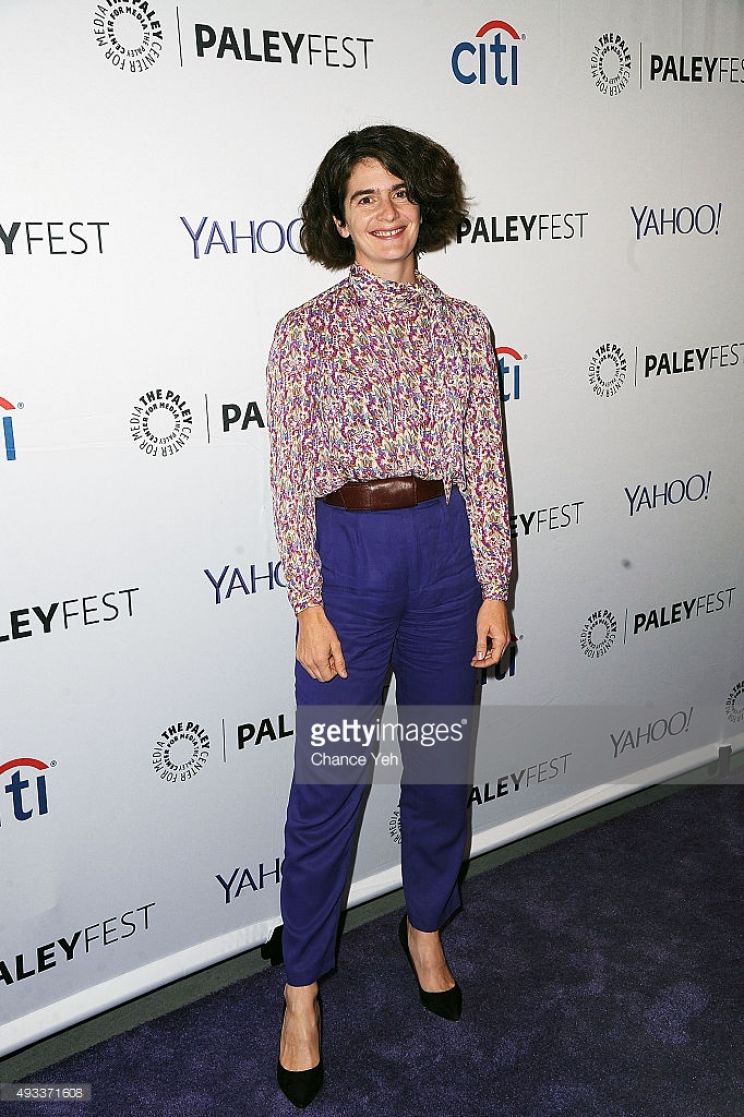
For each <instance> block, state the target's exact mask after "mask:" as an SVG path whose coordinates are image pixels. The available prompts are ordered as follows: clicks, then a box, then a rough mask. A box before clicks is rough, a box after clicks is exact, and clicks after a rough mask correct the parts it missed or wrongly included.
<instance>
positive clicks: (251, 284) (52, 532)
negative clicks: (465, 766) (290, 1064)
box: [0, 0, 744, 1054]
mask: <svg viewBox="0 0 744 1117" xmlns="http://www.w3.org/2000/svg"><path fill="white" fill-rule="evenodd" d="M479 32H481V34H478V33H479ZM743 55H744V4H742V3H741V2H734V0H710V2H706V3H694V2H691V0H690V2H686V3H680V2H679V0H666V2H661V0H660V2H658V3H655V4H654V5H648V4H640V3H631V2H629V0H624V2H622V0H621V2H620V3H612V4H610V3H609V2H601V3H594V4H592V5H590V6H587V5H585V4H581V3H580V2H579V0H560V2H552V0H551V2H548V0H540V2H538V0H531V2H529V0H527V2H523V3H520V4H515V3H510V2H508V3H505V4H503V5H501V6H497V7H496V8H494V7H492V6H488V5H486V6H484V5H482V4H480V3H474V2H472V0H467V2H465V3H460V4H457V5H453V4H447V3H444V0H411V2H410V3H408V4H406V5H400V4H381V5H380V4H378V5H377V7H376V8H375V10H374V13H371V10H369V9H365V7H364V6H363V5H349V4H343V3H341V2H340V0H319V2H318V3H317V4H313V5H307V4H304V3H301V2H300V0H286V2H282V3H280V4H277V3H273V2H272V3H269V2H268V0H263V2H261V0H256V2H255V3H253V4H251V5H250V7H247V6H246V5H245V4H243V3H240V2H238V0H214V2H211V3H206V2H205V0H185V2H183V3H180V4H178V5H177V6H176V5H174V4H173V3H166V2H165V0H152V3H150V2H149V0H100V2H99V3H96V2H95V0H85V2H81V0H46V2H44V0H4V3H3V5H2V7H1V8H0V119H1V120H2V136H3V177H2V186H1V187H0V284H1V285H2V295H3V343H4V344H3V361H2V371H1V373H0V418H1V420H2V422H1V423H0V426H1V428H2V429H1V430H0V487H1V491H2V504H3V524H4V543H5V545H4V547H3V578H2V585H1V588H0V667H1V670H0V688H1V690H0V699H1V701H2V711H3V715H2V739H1V742H0V744H1V749H0V772H1V773H2V780H3V782H2V784H1V785H0V851H1V856H2V899H3V903H2V916H1V919H2V924H1V927H0V931H1V934H0V1021H1V1023H0V1054H2V1053H7V1052H9V1051H13V1050H17V1049H18V1048H20V1047H22V1046H24V1045H25V1044H27V1043H30V1042H32V1041H34V1040H35V1039H38V1038H40V1037H42V1036H44V1035H47V1034H49V1033H51V1032H54V1031H55V1030H58V1029H59V1028H61V1027H63V1026H65V1025H67V1024H70V1023H73V1022H75V1021H77V1020H80V1019H83V1018H86V1017H88V1016H90V1015H93V1014H94V1013H96V1012H99V1011H101V1010H103V1009H105V1008H107V1007H109V1006H111V1005H113V1004H116V1003H118V1002H121V1001H123V1000H126V999H128V998H130V997H132V996H135V995H137V994H139V993H142V992H145V991H147V990H148V989H152V988H154V987H157V986H158V985H160V984H163V983H164V982H167V981H169V980H172V979H173V978H175V977H178V976H180V975H182V974H185V973H188V972H191V971H193V970H196V969H199V968H201V967H203V966H206V965H209V964H211V963H213V962H215V961H217V960H219V959H221V958H225V957H228V956H230V955H232V954H235V953H237V952H239V951H242V950H245V949H247V948H248V947H251V946H254V945H256V944H258V943H260V942H263V941H265V940H266V939H267V938H268V937H269V935H270V933H271V931H272V929H273V927H274V926H276V924H277V923H278V922H279V915H278V912H279V906H278V880H279V872H280V868H279V863H280V859H281V853H282V827H283V821H284V809H285V805H286V795H287V790H288V785H289V777H290V771H291V753H292V745H293V728H294V710H293V657H292V642H293V637H294V618H293V616H292V612H291V610H290V608H289V605H288V603H287V600H286V593H285V590H284V587H283V580H282V572H281V566H279V565H278V554H277V550H276V544H275V540H274V536H273V526H272V519H271V501H270V494H269V489H268V480H267V435H266V429H265V426H264V416H265V394H264V367H265V361H266V355H267V352H268V348H269V345H270V342H271V337H272V333H273V328H274V324H275V322H276V321H277V319H278V318H279V317H280V316H281V315H282V314H283V313H284V312H285V311H286V310H287V309H288V308H289V307H290V306H295V305H297V304H298V303H300V302H302V301H303V300H304V299H306V298H308V297H310V296H311V295H312V294H314V293H316V292H317V291H319V290H321V289H323V288H324V287H327V286H330V285H331V284H332V283H333V282H335V281H336V279H337V278H338V277H337V276H334V275H333V274H331V273H327V272H324V271H323V270H322V269H320V268H318V267H316V266H312V265H310V264H309V263H308V262H307V261H306V260H305V259H304V257H303V256H302V254H301V253H299V252H298V248H299V241H298V233H299V224H298V220H297V214H298V206H299V203H300V201H301V199H302V197H303V196H304V192H305V191H306V189H307V186H308V185H309V181H310V179H311V177H312V174H313V172H314V170H315V168H316V166H317V164H318V162H319V160H320V158H321V156H322V154H323V153H324V152H325V150H326V149H327V147H328V146H330V144H331V143H332V142H333V141H334V140H335V139H336V138H337V137H338V136H339V135H340V134H341V133H343V132H344V131H346V130H348V129H349V128H353V127H357V126H362V125H364V124H368V123H373V122H378V121H388V122H394V123H398V124H401V125H404V126H407V127H412V128H415V129H417V130H419V131H423V132H426V133H428V134H430V135H432V136H433V137H434V138H436V139H437V140H439V141H440V142H441V143H443V144H444V145H445V146H447V147H448V148H449V149H450V150H452V151H453V153H454V154H455V155H456V157H457V158H458V160H459V162H460V164H461V167H462V169H463V173H464V176H465V179H466V182H467V184H468V188H469V191H470V193H471V195H472V198H473V203H472V217H471V221H470V224H469V226H468V227H466V228H463V230H462V236H461V242H460V243H458V244H455V245H453V246H451V247H450V248H449V249H448V250H447V251H446V252H444V253H440V254H438V255H435V256H432V257H431V258H429V257H426V258H424V259H422V261H421V268H422V270H423V271H425V272H426V273H427V274H428V275H429V276H431V278H433V279H434V280H435V281H436V282H438V283H439V284H440V285H441V286H442V287H444V288H445V289H446V290H447V291H449V292H451V293H452V294H456V295H459V296H461V297H464V298H467V299H469V300H470V301H472V302H475V303H477V304H478V305H480V306H481V307H482V308H483V309H484V310H485V312H486V313H487V315H488V316H489V318H490V320H491V321H492V323H493V327H494V330H495V333H496V338H497V345H498V346H499V348H500V350H501V357H502V360H503V374H504V375H503V389H504V410H505V423H506V430H507V444H508V454H509V464H510V472H511V481H512V488H513V501H514V509H513V511H514V521H513V523H514V531H515V553H516V570H517V577H516V578H515V596H514V605H513V622H514V632H515V635H516V636H517V637H518V640H517V644H516V651H515V652H514V653H513V654H512V656H511V658H510V660H509V662H508V664H507V665H506V669H505V670H502V671H501V672H500V676H499V677H494V675H493V672H492V673H491V677H490V678H487V679H486V680H485V681H484V686H483V687H482V709H481V732H480V736H479V742H478V756H477V764H476V772H475V776H474V789H473V799H472V824H473V838H472V850H473V852H477V851H480V850H484V849H487V848H490V847H493V846H496V845H499V844H501V843H503V842H505V841H509V840H512V839H513V838H515V837H517V836H519V835H521V834H524V833H526V832H529V831H534V830H536V829H539V828H540V827H542V826H545V825H547V824H550V823H552V822H555V821H557V820H558V819H561V818H565V817H568V816H569V815H571V814H575V813H577V812H579V811H581V810H584V809H587V808H589V807H591V806H594V805H596V804H598V803H600V802H602V801H605V800H608V799H612V798H614V797H617V796H619V795H622V794H624V793H625V792H626V791H627V790H629V789H630V788H633V787H639V786H643V785H646V784H649V783H651V782H655V781H657V780H660V779H665V778H672V777H674V776H675V775H676V774H678V773H680V772H683V771H685V770H689V769H690V768H691V767H693V766H694V765H696V764H699V763H702V762H703V761H705V760H707V759H710V758H714V757H715V756H716V755H717V752H718V747H719V745H720V743H721V742H728V743H730V744H732V745H733V746H734V747H737V746H740V745H741V744H742V736H741V732H742V728H743V726H742V722H743V720H744V647H743V643H744V638H743V636H742V632H743V631H744V629H743V626H742V588H741V586H742V579H743V577H744V571H743V570H742V565H743V560H742V553H743V552H742V544H743V543H744V538H743V537H742V535H743V533H742V526H741V525H742V512H743V511H744V509H743V508H742V487H741V469H742V464H743V462H742V458H743V456H744V455H743V452H742V439H741V430H740V428H741V403H742V375H741V373H742V368H743V367H744V314H743V312H742V305H743V304H742V287H743V284H742V278H743V277H744V263H743V262H742V254H741V245H742V243H743V236H742V234H743V233H744V225H743V218H742V211H743V207H742V202H743V200H744V199H743V197H742V188H741V182H742V177H743V175H744V156H743V155H742V148H741V142H740V141H741V103H742V101H741V99H742V95H743V94H744V70H743V69H742V63H741V57H742V56H743ZM481 63H482V67H483V68H482V69H481ZM481 79H482V80H481ZM396 804H397V788H396V787H394V786H392V785H391V784H385V783H382V782H381V783H379V784H378V785H376V786H375V788H374V789H373V792H372V795H371V797H370V802H369V805H368V809H367V814H366V816H365V821H364V825H363V829H362V835H361V841H360V846H359V853H358V857H357V861H356V866H355V871H354V881H353V884H352V889H351V894H350V902H358V901H360V900H362V899H364V898H368V897H370V896H373V895H375V894H378V893H380V892H383V891H386V890H389V889H391V888H394V887H396V886H397V884H398V883H399V869H398V842H399V832H398V825H397V824H398V819H397V811H396Z"/></svg>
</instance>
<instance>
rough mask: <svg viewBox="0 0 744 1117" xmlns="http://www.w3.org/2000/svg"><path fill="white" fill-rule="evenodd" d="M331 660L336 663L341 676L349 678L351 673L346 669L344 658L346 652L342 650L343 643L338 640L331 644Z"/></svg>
mask: <svg viewBox="0 0 744 1117" xmlns="http://www.w3.org/2000/svg"><path fill="white" fill-rule="evenodd" d="M331 662H332V663H333V664H334V666H335V668H336V670H337V671H338V673H339V675H340V676H341V678H342V679H348V677H349V673H348V671H347V670H346V660H345V659H344V653H343V652H342V651H341V644H340V642H339V641H338V640H334V641H333V643H332V644H331Z"/></svg>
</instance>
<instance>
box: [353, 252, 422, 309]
mask: <svg viewBox="0 0 744 1117" xmlns="http://www.w3.org/2000/svg"><path fill="white" fill-rule="evenodd" d="M349 279H350V281H351V286H352V288H353V289H354V292H355V293H356V295H357V297H358V298H359V299H360V300H364V301H368V302H370V303H371V304H372V305H374V306H377V307H380V308H381V309H383V310H405V309H408V310H416V309H418V308H419V307H420V306H422V305H423V303H424V302H428V301H429V300H431V299H432V298H434V297H435V295H436V293H437V292H438V290H439V289H438V287H437V286H436V284H435V283H432V281H431V280H430V279H427V278H426V276H425V275H422V274H421V272H420V271H419V270H418V269H416V272H415V275H414V281H413V283H399V282H398V281H397V280H395V279H383V278H382V277H381V276H379V275H375V274H374V273H373V272H370V271H367V269H366V268H363V267H362V266H361V265H360V264H356V263H354V264H352V265H351V271H350V272H349Z"/></svg>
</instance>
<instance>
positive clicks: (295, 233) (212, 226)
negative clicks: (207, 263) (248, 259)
mask: <svg viewBox="0 0 744 1117" xmlns="http://www.w3.org/2000/svg"><path fill="white" fill-rule="evenodd" d="M181 222H182V224H183V227H184V228H185V229H186V231H187V233H188V234H189V237H190V238H191V248H192V250H193V253H194V259H195V260H198V259H199V258H200V257H202V256H208V255H209V254H210V252H212V251H213V250H214V249H222V251H223V252H224V253H225V255H227V256H230V255H235V254H236V253H237V252H238V251H239V250H240V249H241V248H242V249H243V251H244V252H250V253H252V254H253V255H255V254H256V253H257V252H265V253H268V255H269V256H274V255H276V253H277V252H281V251H282V249H283V248H289V249H290V250H291V251H292V252H296V253H298V255H302V254H303V251H302V245H301V244H300V230H301V228H302V218H300V217H295V218H293V219H292V220H291V221H289V222H288V223H287V224H286V225H282V223H281V222H280V221H274V220H273V218H271V219H268V220H266V221H248V222H247V223H245V222H244V223H243V224H242V225H240V226H239V225H238V222H237V221H222V222H220V221H217V220H212V221H210V220H209V217H208V216H207V217H202V219H201V220H200V221H198V222H197V221H195V222H194V226H195V228H194V227H192V225H191V222H190V221H189V220H188V219H187V218H186V217H183V216H182V217H181ZM238 228H240V232H238ZM241 241H242V242H247V243H245V244H241Z"/></svg>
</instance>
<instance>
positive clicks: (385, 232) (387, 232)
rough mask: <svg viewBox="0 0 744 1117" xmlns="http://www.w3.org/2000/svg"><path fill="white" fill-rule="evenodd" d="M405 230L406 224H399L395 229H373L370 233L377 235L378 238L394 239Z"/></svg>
mask: <svg viewBox="0 0 744 1117" xmlns="http://www.w3.org/2000/svg"><path fill="white" fill-rule="evenodd" d="M405 231H406V226H405V225H399V226H398V228H397V229H374V230H373V231H372V232H371V234H370V235H371V236H373V237H377V239H378V240H395V238H396V237H400V236H402V235H403V233H405Z"/></svg>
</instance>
